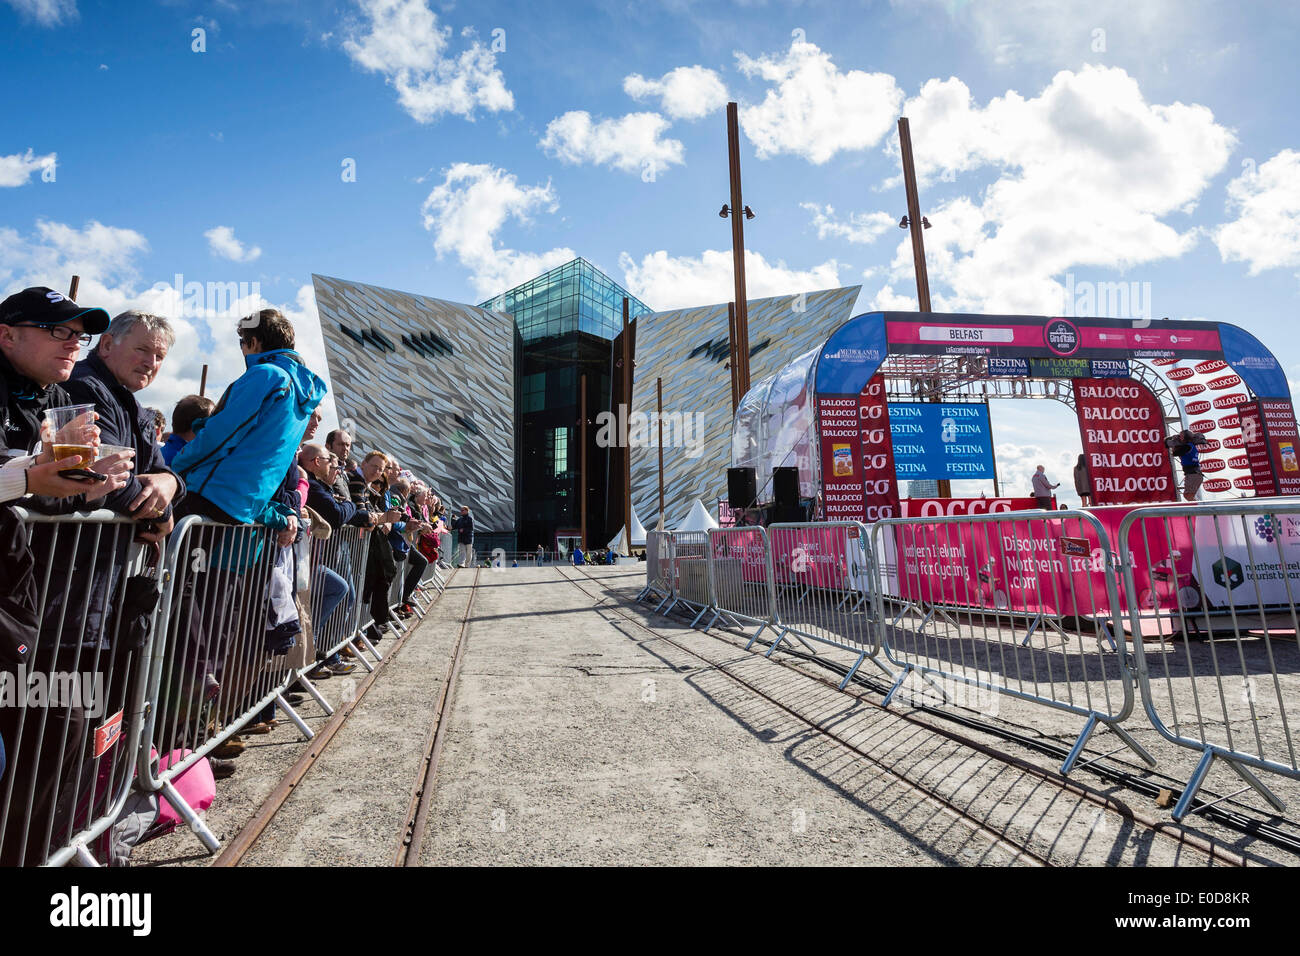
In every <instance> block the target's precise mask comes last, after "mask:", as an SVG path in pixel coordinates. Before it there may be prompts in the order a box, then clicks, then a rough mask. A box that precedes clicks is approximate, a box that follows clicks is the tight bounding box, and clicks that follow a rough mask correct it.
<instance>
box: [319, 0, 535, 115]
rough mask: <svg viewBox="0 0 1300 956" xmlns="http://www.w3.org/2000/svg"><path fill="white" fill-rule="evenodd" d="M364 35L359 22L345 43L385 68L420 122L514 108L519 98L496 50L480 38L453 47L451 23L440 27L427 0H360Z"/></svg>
mask: <svg viewBox="0 0 1300 956" xmlns="http://www.w3.org/2000/svg"><path fill="white" fill-rule="evenodd" d="M358 3H359V6H360V8H361V10H362V12H363V14H364V15H365V17H366V20H367V23H366V25H365V29H366V30H367V31H368V32H366V33H365V35H364V36H359V34H360V32H361V30H360V28H358V27H357V26H356V25H353V28H352V29H351V31H350V33H349V37H348V39H347V40H346V41H345V42H344V43H343V48H344V49H345V50H346V51H347V52H348V55H349V56H351V57H352V59H353V60H354V61H355V62H356V63H357V64H358V65H359V66H361V67H362V68H364V69H366V70H369V71H371V72H374V73H382V74H383V75H384V79H385V81H386V82H388V83H390V84H392V86H393V88H394V89H396V90H397V101H398V103H399V104H400V105H401V107H402V109H404V110H406V112H407V113H409V114H410V115H411V116H412V117H414V118H415V120H417V121H418V122H420V123H429V122H432V121H434V120H436V119H437V118H438V117H440V116H442V115H443V114H444V113H452V114H455V115H458V116H463V117H465V118H466V119H470V120H472V119H474V115H475V113H476V111H477V110H479V109H484V110H487V111H489V112H496V111H499V110H510V109H514V105H515V99H514V96H513V95H512V94H511V92H510V91H509V90H508V89H507V88H506V82H505V77H504V76H503V75H502V74H501V71H500V70H499V69H497V66H496V54H495V53H493V52H492V51H491V50H490V49H489V48H488V47H485V46H483V44H482V43H480V42H478V41H477V40H474V41H473V42H472V43H471V44H470V45H469V48H468V49H466V50H462V51H461V52H460V54H459V55H456V54H454V53H452V52H451V51H449V49H448V43H449V40H450V38H451V28H450V27H440V26H439V25H438V17H437V15H436V14H435V13H434V12H433V11H432V10H430V9H429V6H428V3H427V2H426V0H358Z"/></svg>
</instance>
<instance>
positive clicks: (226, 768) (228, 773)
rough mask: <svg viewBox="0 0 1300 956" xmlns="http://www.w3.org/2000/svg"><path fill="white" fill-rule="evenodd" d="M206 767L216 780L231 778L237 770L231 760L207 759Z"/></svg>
mask: <svg viewBox="0 0 1300 956" xmlns="http://www.w3.org/2000/svg"><path fill="white" fill-rule="evenodd" d="M208 766H210V767H211V768H212V776H213V777H215V778H216V779H217V780H224V779H226V777H233V776H234V775H235V771H236V770H238V769H239V768H238V766H237V765H236V764H235V762H234V761H233V760H222V759H220V758H219V757H209V758H208Z"/></svg>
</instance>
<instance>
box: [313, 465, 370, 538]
mask: <svg viewBox="0 0 1300 956" xmlns="http://www.w3.org/2000/svg"><path fill="white" fill-rule="evenodd" d="M307 506H308V507H309V508H311V509H312V510H313V511H315V512H316V513H317V514H319V515H320V516H321V517H322V518H324V519H325V520H326V521H327V522H328V523H329V526H330V527H331V528H341V527H343V526H344V525H345V524H351V525H356V526H357V527H359V528H364V527H365V526H366V525H367V524H369V523H370V512H368V511H366V510H365V509H364V508H358V507H357V506H356V505H354V504H353V503H352V502H351V501H344V500H342V499H341V498H339V497H338V495H337V494H335V492H334V489H333V488H332V487H327V486H326V484H325V483H324V482H323V481H321V480H320V479H319V478H317V477H315V476H314V475H311V474H308V475H307Z"/></svg>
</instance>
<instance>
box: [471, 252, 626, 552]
mask: <svg viewBox="0 0 1300 956" xmlns="http://www.w3.org/2000/svg"><path fill="white" fill-rule="evenodd" d="M624 297H626V298H627V299H628V318H629V320H631V319H635V318H636V317H637V316H639V315H644V314H647V313H649V312H650V309H649V308H648V307H647V306H646V305H645V304H644V303H643V302H641V301H640V300H639V299H636V298H635V297H633V296H632V295H630V294H629V293H628V292H627V291H626V290H625V289H623V288H622V287H621V286H619V285H618V284H617V283H616V282H614V281H613V280H612V279H610V278H609V277H608V276H607V275H605V274H604V273H603V272H601V271H600V270H599V269H597V268H596V267H595V266H593V265H592V264H591V263H590V262H588V261H587V260H586V259H581V258H579V259H574V260H573V261H572V262H567V263H565V264H564V265H562V266H558V267H557V268H555V269H552V270H551V271H550V272H547V273H545V274H544V275H540V276H538V277H537V278H535V279H531V280H529V281H528V282H525V283H523V284H522V285H519V286H516V287H515V288H513V289H510V290H508V291H506V292H502V293H500V294H499V295H496V296H494V297H492V298H491V299H488V300H487V301H486V302H484V303H482V305H481V306H480V308H484V309H490V310H492V311H493V312H497V313H505V314H508V315H510V316H512V317H513V318H514V322H515V383H514V384H515V395H516V396H518V400H517V403H516V409H517V410H516V447H517V448H518V457H517V472H516V482H517V486H516V494H515V500H516V502H517V503H518V512H517V529H518V542H519V543H518V546H519V548H520V549H522V550H531V549H532V548H535V547H536V546H537V545H538V544H542V545H545V546H546V548H547V549H550V548H552V547H553V546H554V542H555V536H556V534H557V532H563V531H568V530H575V531H576V529H577V528H578V527H579V524H580V508H581V506H580V504H579V498H578V495H579V480H578V475H579V461H580V455H581V452H580V449H579V447H578V445H579V434H580V431H579V421H578V419H579V409H580V395H579V392H580V388H581V381H582V376H583V375H584V374H585V375H586V376H587V420H588V425H587V544H588V546H590V547H601V546H603V545H604V544H605V542H607V541H609V540H610V538H612V537H613V536H614V535H615V534H616V533H617V532H618V530H619V528H620V527H622V519H621V517H620V510H619V509H620V507H621V504H620V502H619V486H618V480H617V475H616V474H611V460H612V459H613V458H614V457H615V456H614V455H611V450H610V449H609V448H600V447H598V446H597V444H596V436H597V432H598V429H597V427H596V417H597V415H598V414H599V413H600V412H601V411H606V410H614V409H615V405H616V404H617V402H616V400H615V398H614V396H612V395H611V384H612V383H614V382H616V381H618V380H619V377H620V375H621V367H620V366H621V362H620V361H619V356H618V355H616V354H615V349H614V339H615V338H616V337H617V336H618V335H619V334H620V333H621V332H622V330H623V299H624Z"/></svg>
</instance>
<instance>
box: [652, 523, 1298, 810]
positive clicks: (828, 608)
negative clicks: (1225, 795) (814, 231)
mask: <svg viewBox="0 0 1300 956" xmlns="http://www.w3.org/2000/svg"><path fill="white" fill-rule="evenodd" d="M1116 525H1117V526H1118V527H1117V528H1116ZM695 534H696V533H690V534H689V535H686V536H685V537H683V535H682V533H678V532H649V533H648V534H647V541H646V544H647V551H648V553H649V555H650V558H651V560H650V562H649V563H648V564H647V568H646V575H647V581H646V587H645V588H644V589H643V590H642V592H641V594H640V595H638V600H640V599H642V598H644V597H646V596H648V595H650V594H655V595H659V594H663V593H664V589H665V587H666V589H667V593H668V597H666V598H665V599H664V600H662V601H661V602H660V603H659V606H658V608H656V610H659V609H663V610H664V611H665V613H667V612H668V611H671V610H672V609H673V608H674V607H676V606H677V605H678V604H683V605H686V606H687V607H689V608H690V609H691V611H692V612H693V620H692V624H697V623H699V621H700V620H701V619H702V618H703V617H704V614H705V612H710V611H711V612H712V613H713V616H712V617H710V618H709V620H708V622H707V625H706V626H708V625H712V624H713V623H714V622H715V621H716V620H718V619H719V618H722V619H723V620H724V621H727V622H729V623H732V624H749V625H758V630H757V631H756V632H755V633H754V634H753V635H752V636H751V638H750V645H751V646H752V644H753V643H754V641H755V640H757V638H758V636H759V634H761V633H762V632H763V631H764V630H765V629H771V630H774V631H776V634H777V637H776V639H775V640H774V641H772V645H771V647H769V649H768V651H767V653H768V654H769V655H770V654H771V653H772V651H773V650H775V648H776V646H777V645H778V644H779V643H780V641H781V640H782V639H783V638H785V637H786V636H787V635H791V636H793V637H795V638H796V639H800V640H806V639H810V640H814V641H820V642H822V643H826V644H830V645H832V646H836V647H840V648H843V649H845V650H848V651H851V652H854V653H856V654H857V655H858V658H857V660H856V662H855V663H854V665H853V667H854V669H856V668H857V667H858V666H859V665H860V664H862V663H863V661H864V660H869V661H871V662H872V663H874V664H875V665H877V666H878V667H880V668H881V669H882V670H884V671H885V672H887V673H888V674H890V676H891V678H892V680H893V684H892V686H891V687H890V690H889V691H888V693H887V695H886V697H885V700H884V703H885V705H886V706H888V704H889V703H891V702H892V700H893V699H894V698H895V697H896V696H897V695H898V694H899V693H900V692H906V691H907V684H906V682H908V679H909V678H913V677H915V678H916V679H917V680H919V681H921V682H922V683H921V687H922V688H923V689H924V688H925V687H929V688H931V689H932V691H937V693H938V694H939V695H941V697H942V699H943V700H945V701H952V700H954V699H955V698H958V697H961V696H963V695H962V693H961V690H962V688H967V689H971V690H974V691H976V692H978V693H980V694H984V695H995V696H1000V695H1005V696H1008V697H1013V698H1017V699H1020V700H1024V701H1029V702H1031V703H1035V704H1040V705H1043V706H1047V707H1052V708H1055V709H1057V710H1061V711H1065V712H1067V713H1072V714H1076V715H1078V716H1079V717H1081V718H1083V727H1082V729H1081V731H1080V733H1079V735H1078V737H1077V738H1076V740H1075V743H1074V746H1073V747H1072V748H1071V750H1070V752H1069V755H1068V756H1067V758H1066V760H1065V762H1064V763H1063V765H1062V772H1064V773H1068V772H1069V771H1070V770H1071V769H1073V768H1074V767H1076V766H1078V765H1079V764H1078V760H1079V758H1080V756H1081V754H1082V752H1083V747H1084V745H1085V744H1086V743H1087V741H1088V740H1089V738H1090V737H1091V736H1092V734H1093V733H1094V732H1095V731H1096V730H1097V729H1099V728H1102V727H1105V728H1109V729H1110V730H1111V731H1112V732H1114V733H1115V735H1116V736H1117V737H1118V738H1119V740H1120V741H1121V743H1122V744H1123V745H1124V746H1126V747H1128V748H1130V749H1132V750H1133V751H1134V752H1136V753H1137V754H1138V755H1139V756H1140V757H1141V758H1142V759H1143V760H1144V761H1146V762H1147V763H1148V764H1150V765H1153V766H1154V765H1155V759H1154V758H1153V757H1152V756H1151V755H1150V754H1149V753H1148V752H1147V751H1146V750H1145V749H1144V748H1143V747H1142V746H1141V745H1140V744H1139V743H1138V742H1137V741H1136V740H1135V739H1134V738H1133V737H1132V735H1131V734H1130V733H1129V730H1128V729H1126V726H1125V725H1128V727H1129V728H1131V721H1132V719H1133V711H1134V710H1135V706H1134V704H1135V700H1136V698H1137V697H1139V696H1140V698H1141V700H1142V709H1143V713H1144V715H1145V716H1146V717H1147V719H1148V720H1149V721H1150V723H1151V725H1152V727H1153V728H1154V729H1155V730H1156V731H1157V732H1158V733H1159V734H1160V735H1161V736H1163V737H1164V738H1165V739H1167V740H1169V741H1171V742H1172V743H1174V744H1177V745H1179V746H1181V747H1186V748H1189V749H1192V750H1195V751H1197V752H1199V753H1200V754H1201V760H1200V763H1199V765H1198V766H1197V768H1196V771H1195V773H1194V774H1193V775H1192V776H1191V778H1190V779H1189V782H1188V784H1187V786H1186V787H1185V788H1184V790H1183V794H1182V797H1181V799H1180V800H1179V802H1178V804H1177V805H1176V806H1175V808H1174V814H1173V815H1174V818H1175V819H1182V817H1183V816H1184V815H1185V814H1186V813H1187V812H1189V810H1190V808H1191V804H1192V800H1193V797H1194V796H1195V793H1196V791H1197V789H1198V788H1199V787H1200V785H1201V783H1202V781H1203V780H1204V779H1205V775H1206V774H1207V773H1208V771H1209V770H1210V768H1211V766H1212V764H1213V762H1214V761H1216V760H1221V761H1224V762H1226V763H1227V764H1228V765H1229V766H1230V767H1231V768H1232V769H1233V770H1234V771H1235V772H1236V773H1237V774H1238V775H1239V776H1241V777H1242V779H1244V780H1245V781H1246V783H1247V784H1249V785H1250V786H1251V787H1254V788H1255V789H1256V790H1258V791H1259V792H1260V793H1261V794H1262V795H1263V796H1264V797H1265V799H1267V800H1268V801H1269V803H1270V804H1272V805H1273V806H1274V807H1275V808H1276V809H1278V810H1282V809H1284V804H1283V803H1282V801H1281V800H1280V799H1279V798H1278V797H1277V796H1276V795H1274V794H1273V793H1272V792H1271V791H1269V790H1268V788H1267V787H1266V786H1265V785H1264V784H1263V782H1262V781H1261V780H1260V779H1259V778H1258V777H1257V776H1256V775H1255V774H1254V773H1253V772H1252V769H1253V770H1262V771H1267V772H1271V773H1276V774H1280V775H1282V776H1285V777H1289V778H1292V779H1298V778H1300V764H1298V761H1297V752H1296V739H1295V732H1294V730H1293V724H1294V722H1295V721H1296V719H1297V716H1300V652H1298V651H1297V643H1296V636H1295V635H1296V633H1297V623H1300V622H1298V621H1297V616H1298V615H1297V610H1296V598H1297V597H1300V501H1297V500H1295V499H1286V500H1281V499H1271V500H1269V501H1268V502H1261V503H1258V504H1254V503H1245V502H1236V503H1222V504H1220V503H1215V504H1194V505H1193V504H1189V505H1180V506H1144V507H1139V508H1134V509H1131V510H1128V511H1125V512H1122V517H1121V516H1120V514H1119V513H1117V514H1112V515H1109V516H1107V520H1105V521H1102V520H1099V518H1098V516H1097V515H1096V514H1094V513H1092V512H1088V511H1061V512H1039V511H1035V512H1006V513H1001V514H995V515H979V516H968V517H960V518H947V517H926V518H916V519H886V520H882V521H878V522H876V523H875V524H874V525H873V526H872V527H871V528H870V529H869V530H868V529H867V528H866V527H865V526H863V525H859V524H857V523H856V522H828V523H813V524H787V525H773V526H771V527H769V528H767V529H763V528H732V529H719V530H715V531H711V532H708V540H709V545H708V547H707V548H706V550H705V557H704V559H703V561H702V562H701V561H700V559H699V558H698V557H696V554H695V552H696V540H695ZM679 540H680V541H682V544H681V545H679V543H678V542H679ZM683 546H684V547H683ZM679 552H684V553H679ZM698 563H703V564H704V565H705V566H706V568H707V573H706V574H705V576H704V580H705V581H706V582H707V593H701V592H700V590H699V587H698V584H697V583H696V582H697V581H698V580H699V578H698V575H697V574H696V572H695V571H694V569H693V567H692V566H693V565H694V564H698ZM1174 635H1179V639H1178V640H1177V641H1175V640H1173V639H1172V638H1173V636H1174ZM1282 635H1286V636H1285V637H1283V636H1282ZM1202 639H1203V641H1202ZM1128 642H1131V643H1132V645H1133V649H1132V652H1130V650H1129V647H1128ZM851 674H852V671H850V672H849V676H851ZM847 681H848V676H846V678H845V681H844V682H843V683H842V684H841V686H844V683H847ZM912 683H915V682H912ZM956 702H958V703H961V702H962V701H960V700H957V701H956ZM980 709H983V708H980ZM1103 756H1104V755H1103ZM1093 759H1100V758H1093Z"/></svg>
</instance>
